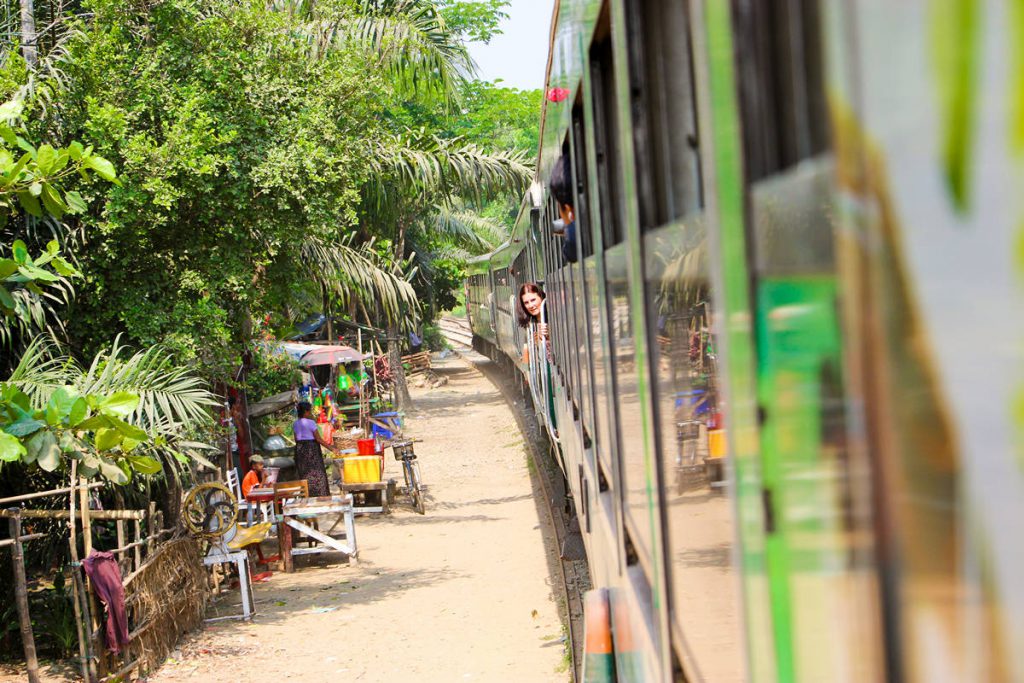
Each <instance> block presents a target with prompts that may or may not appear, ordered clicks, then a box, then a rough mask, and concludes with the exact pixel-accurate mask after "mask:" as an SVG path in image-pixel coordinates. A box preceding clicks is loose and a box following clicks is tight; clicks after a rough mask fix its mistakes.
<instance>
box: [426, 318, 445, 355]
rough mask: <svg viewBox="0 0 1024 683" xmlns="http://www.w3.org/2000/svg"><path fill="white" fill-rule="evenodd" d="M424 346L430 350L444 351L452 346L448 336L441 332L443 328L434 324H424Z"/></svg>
mask: <svg viewBox="0 0 1024 683" xmlns="http://www.w3.org/2000/svg"><path fill="white" fill-rule="evenodd" d="M423 346H424V347H426V349H427V350H429V351H443V350H445V349H450V348H451V347H452V345H451V344H449V343H448V338H447V337H445V336H444V335H443V334H441V328H439V327H438V326H437V325H433V324H429V325H424V326H423Z"/></svg>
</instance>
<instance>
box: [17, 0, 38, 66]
mask: <svg viewBox="0 0 1024 683" xmlns="http://www.w3.org/2000/svg"><path fill="white" fill-rule="evenodd" d="M36 41H37V39H36V15H35V9H34V8H33V7H32V0H21V55H22V57H24V58H25V61H26V62H27V63H28V65H29V66H35V65H36V61H37V59H38V54H39V53H38V48H37V45H36Z"/></svg>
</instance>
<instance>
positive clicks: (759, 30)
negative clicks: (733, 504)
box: [735, 0, 884, 680]
mask: <svg viewBox="0 0 1024 683" xmlns="http://www.w3.org/2000/svg"><path fill="white" fill-rule="evenodd" d="M818 5H819V2H818V0H798V1H796V2H791V3H762V2H758V1H756V0H739V1H738V2H736V7H737V11H736V15H735V16H736V22H737V31H738V34H739V35H738V36H737V40H738V41H739V42H740V44H742V45H746V46H749V48H750V49H747V50H741V51H739V54H738V59H739V65H738V70H737V72H738V75H739V91H740V111H741V116H742V130H743V150H744V167H745V169H746V172H747V182H748V186H747V188H746V199H747V207H748V211H749V214H748V218H747V232H748V235H749V236H750V239H749V248H750V251H751V256H750V258H749V261H748V266H749V268H750V274H751V292H752V299H753V311H752V313H753V317H754V325H755V334H756V339H757V352H756V355H757V392H758V401H759V404H760V407H761V410H762V418H761V425H760V459H761V462H760V467H761V473H762V477H763V487H764V492H765V493H764V503H763V505H764V506H765V507H766V508H767V510H766V511H767V513H768V514H769V515H770V518H771V519H772V520H773V521H774V523H773V526H772V529H771V542H770V544H769V545H768V548H767V551H766V567H767V572H768V577H767V578H768V581H769V584H770V586H771V591H772V604H771V618H772V623H773V626H774V637H775V640H776V648H775V651H776V658H777V660H778V662H777V664H778V667H779V670H780V671H783V672H789V673H787V675H789V676H791V677H792V678H794V679H795V680H826V679H827V680H883V679H884V673H883V665H882V656H881V642H880V634H881V633H882V632H883V629H882V626H881V622H880V617H879V609H878V596H879V595H880V589H879V585H878V582H877V579H876V576H875V574H874V572H872V571H870V567H871V564H872V561H873V553H874V548H873V546H872V536H871V520H870V518H869V516H868V515H867V514H864V511H865V510H867V509H868V506H867V505H860V504H858V503H857V501H858V500H866V499H867V493H866V491H867V489H866V485H867V479H866V477H865V474H866V473H867V472H868V468H867V466H866V463H865V462H856V461H855V460H854V456H855V455H856V453H854V452H851V450H850V449H849V448H848V445H847V440H846V433H847V427H848V425H847V419H846V417H847V416H846V405H845V400H844V399H845V395H846V391H845V382H846V378H845V377H844V374H843V372H842V367H843V363H842V361H843V353H844V350H843V335H842V334H841V333H840V330H839V327H840V320H839V316H838V314H837V299H838V284H837V281H836V259H835V255H834V233H835V227H834V225H833V218H832V217H833V216H834V215H835V212H834V210H833V209H832V207H831V206H830V202H831V196H832V195H831V179H832V161H831V154H830V152H829V128H828V117H827V112H826V102H825V88H824V81H823V67H822V58H823V55H822V49H821V36H820V33H821V26H820V22H821V10H820V8H819V6H818ZM812 596H813V597H812ZM850 652H857V653H858V656H857V657H855V658H850V657H849V656H848V654H849V653H850Z"/></svg>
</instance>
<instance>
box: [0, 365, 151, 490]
mask: <svg viewBox="0 0 1024 683" xmlns="http://www.w3.org/2000/svg"><path fill="white" fill-rule="evenodd" d="M138 404H139V397H138V396H137V395H134V394H131V393H129V392H115V393H113V394H109V395H100V394H82V393H80V392H79V391H77V390H76V389H75V388H74V387H70V386H69V387H61V388H59V389H57V390H56V391H54V392H53V394H51V395H50V398H49V400H48V401H47V402H46V403H45V404H44V405H43V406H42V407H40V408H36V409H33V408H32V405H31V401H30V399H29V397H28V395H27V394H25V393H23V392H22V391H21V390H19V389H18V387H17V386H15V385H14V384H11V383H9V382H3V383H0V463H10V462H22V463H24V464H26V465H36V466H38V467H39V468H41V469H42V470H44V471H46V472H53V471H55V470H57V469H58V468H60V467H62V466H64V465H66V464H67V463H68V462H69V461H70V460H77V461H78V463H79V472H80V473H81V474H82V475H83V476H86V477H92V476H95V475H97V474H102V476H103V477H104V478H106V479H108V480H110V481H112V482H114V483H115V484H125V483H127V482H128V481H129V480H130V479H131V477H132V473H133V472H139V473H141V474H155V473H157V472H159V471H160V469H161V465H160V462H159V461H158V460H156V459H154V458H153V457H151V456H149V455H146V454H145V450H144V449H140V450H138V451H136V449H137V448H138V447H140V446H145V445H147V444H154V443H155V442H154V441H153V440H151V439H150V436H149V435H148V434H147V433H146V432H145V431H143V430H142V429H139V428H138V427H136V426H135V425H132V424H130V423H129V422H127V421H126V420H125V418H126V417H127V416H128V415H130V414H131V413H132V412H134V410H135V409H136V407H137V406H138Z"/></svg>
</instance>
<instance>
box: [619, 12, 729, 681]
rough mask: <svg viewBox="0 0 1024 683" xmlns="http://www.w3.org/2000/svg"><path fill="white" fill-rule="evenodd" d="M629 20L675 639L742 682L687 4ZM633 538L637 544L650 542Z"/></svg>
mask: <svg viewBox="0 0 1024 683" xmlns="http://www.w3.org/2000/svg"><path fill="white" fill-rule="evenodd" d="M627 22H628V24H627V26H628V30H629V32H630V41H629V43H630V79H631V82H630V85H631V88H630V94H631V104H632V112H633V121H632V125H633V132H634V141H635V150H636V158H635V163H636V180H637V189H638V192H639V202H638V204H639V207H638V208H639V212H640V215H639V222H640V226H641V229H642V233H641V235H642V244H643V248H642V253H643V259H644V294H645V301H644V304H645V308H646V318H647V321H648V330H647V336H648V350H649V353H650V355H651V367H652V370H653V373H654V377H653V386H652V393H653V400H652V405H653V408H654V412H653V419H654V427H655V430H654V431H655V444H656V457H655V466H656V467H657V468H658V469H659V478H660V481H661V484H662V486H661V492H662V493H661V503H662V505H663V506H664V509H665V516H664V538H665V545H666V549H667V555H668V558H669V563H668V566H667V568H666V570H667V578H668V581H669V598H670V602H669V605H670V607H669V615H670V623H671V632H672V641H673V645H674V650H675V654H676V655H677V656H678V658H679V659H680V661H682V662H683V663H684V668H685V670H686V671H687V672H689V673H690V674H691V675H693V676H695V677H696V680H705V681H715V682H716V683H717V682H719V681H721V682H725V683H733V682H736V683H738V682H739V681H743V680H746V675H745V668H744V662H745V651H744V638H743V629H744V625H743V624H744V622H743V618H742V615H741V611H740V605H741V599H740V594H739V585H740V580H739V574H738V569H737V566H736V564H735V561H734V558H735V557H736V555H737V554H738V553H737V551H736V549H735V544H736V540H737V538H738V532H737V526H736V520H735V516H734V513H733V505H732V502H731V500H730V497H729V493H730V492H729V491H727V476H726V473H727V467H728V465H727V463H726V442H727V435H726V430H725V411H726V406H725V404H724V400H723V396H722V385H723V381H724V380H723V378H722V376H721V367H720V364H719V348H718V346H719V345H718V337H717V334H716V332H717V330H716V324H717V320H716V318H715V315H714V303H715V295H716V294H717V292H714V291H712V287H711V281H710V270H709V262H708V250H707V238H706V230H705V222H704V217H703V215H702V213H701V212H702V209H703V206H704V196H703V185H702V179H701V171H700V150H699V148H698V145H697V134H698V130H697V122H696V101H695V100H696V94H695V87H694V79H693V73H694V67H693V59H692V55H691V33H690V26H689V17H688V16H687V3H680V2H671V1H670V0H638V2H635V3H630V6H629V11H628V15H627ZM666 75H670V77H666ZM624 429H625V425H624ZM625 469H626V477H625V478H626V482H627V486H628V490H627V509H628V510H630V511H636V510H638V508H639V504H640V502H641V501H642V500H643V499H642V497H641V496H640V492H638V491H636V489H635V487H636V481H635V480H636V477H637V476H638V475H639V464H638V463H634V462H628V463H627V464H626V466H625ZM634 540H635V541H636V542H637V546H638V548H637V550H638V551H639V550H640V547H639V546H640V543H641V542H642V540H643V539H642V537H637V536H634ZM641 558H642V555H641Z"/></svg>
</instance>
